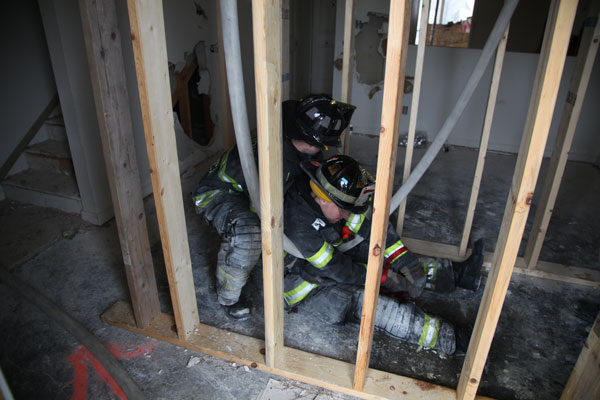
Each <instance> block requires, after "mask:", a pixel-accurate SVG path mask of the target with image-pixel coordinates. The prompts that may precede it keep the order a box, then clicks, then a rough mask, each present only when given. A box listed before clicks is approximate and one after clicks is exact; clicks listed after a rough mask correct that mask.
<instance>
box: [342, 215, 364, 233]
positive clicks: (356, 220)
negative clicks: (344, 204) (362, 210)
mask: <svg viewBox="0 0 600 400" xmlns="http://www.w3.org/2000/svg"><path fill="white" fill-rule="evenodd" d="M364 220H365V214H350V215H349V216H348V219H346V226H347V227H348V229H350V230H351V231H352V232H354V233H357V232H358V230H359V229H360V227H361V226H362V224H363V222H364Z"/></svg>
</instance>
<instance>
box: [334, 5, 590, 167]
mask: <svg viewBox="0 0 600 400" xmlns="http://www.w3.org/2000/svg"><path fill="white" fill-rule="evenodd" d="M355 3H356V5H355V7H356V13H355V18H356V20H359V21H361V22H362V23H366V25H365V26H366V27H368V26H370V25H369V21H370V19H369V18H373V17H372V16H371V17H369V16H368V13H379V14H384V15H385V14H387V12H388V11H387V10H388V8H389V1H387V0H373V1H366V0H356V1H355ZM374 15H376V14H374ZM343 21H344V2H338V7H337V17H336V44H335V58H336V59H337V58H341V55H342V39H343V37H344V31H343ZM359 25H360V24H359ZM378 30H383V31H387V23H385V22H383V23H381V24H378ZM355 35H356V36H355V39H358V38H359V37H360V35H361V28H358V29H356V30H355ZM509 38H510V36H509ZM357 51H359V49H358V44H357ZM480 53H481V50H477V49H459V48H444V47H431V46H428V47H427V50H426V53H425V67H424V71H423V84H422V92H421V100H420V112H419V119H418V122H417V131H425V132H427V135H428V139H429V140H433V139H434V137H435V135H436V134H437V132H438V131H439V129H440V127H441V126H442V124H443V122H444V120H445V118H446V116H447V115H448V113H449V111H450V110H451V109H452V106H453V105H454V102H455V101H456V99H457V98H458V95H459V93H460V90H461V89H462V87H463V85H464V83H465V82H466V80H467V79H468V75H469V73H470V71H471V70H472V69H473V65H474V64H475V62H476V61H477V59H478V57H479V54H480ZM360 56H361V53H360V52H358V53H357V60H356V69H355V71H354V85H353V89H352V103H353V104H355V105H356V106H357V107H358V108H357V110H356V112H355V114H354V117H353V119H352V121H353V126H354V132H355V133H364V134H370V135H378V132H379V122H380V121H379V119H378V116H379V115H380V114H381V104H382V96H383V92H382V90H378V89H377V88H378V87H379V88H380V89H383V85H382V82H381V83H372V82H373V80H372V79H370V78H369V79H366V78H364V77H362V74H361V68H362V67H361V66H360V65H359V64H360ZM362 56H363V57H365V55H364V54H362ZM367 57H368V56H367ZM415 58H416V47H415V46H410V47H409V52H408V61H407V65H406V71H407V72H406V75H408V76H414V67H415ZM538 58H539V56H538V55H537V54H530V53H513V52H507V53H506V56H505V60H504V67H503V74H502V75H503V76H502V80H501V82H500V88H499V92H498V102H497V106H496V110H495V118H494V123H493V125H492V131H491V137H490V143H489V149H490V150H492V151H505V152H510V153H517V151H518V150H519V144H520V139H521V133H522V127H523V124H524V123H525V118H526V115H527V106H528V101H529V96H530V94H531V89H532V84H533V81H534V75H535V69H536V66H537V62H538ZM574 63H575V57H567V61H566V64H565V68H564V76H570V75H571V74H572V72H573V67H574ZM332 70H333V77H334V83H333V95H334V97H339V96H340V93H341V75H342V73H341V71H340V70H338V69H336V68H332ZM491 70H492V68H491V66H490V67H488V69H487V72H486V75H485V76H484V77H483V79H482V82H487V83H486V84H480V85H479V86H478V88H477V90H476V91H475V94H474V96H473V99H472V100H471V102H470V103H469V105H468V106H467V109H466V110H465V113H464V115H463V117H462V118H461V119H460V121H459V123H458V125H457V127H456V129H455V130H454V131H453V132H452V134H451V135H450V138H449V140H448V143H450V144H455V145H460V146H467V147H478V145H479V136H480V133H481V127H482V126H483V118H484V115H485V105H486V102H487V94H488V89H489V84H488V83H489V82H490V80H491ZM381 76H382V78H381V79H382V80H383V75H381ZM365 82H368V83H365ZM567 87H568V79H563V80H562V81H561V84H560V91H559V94H558V100H557V103H556V108H555V112H554V119H553V123H552V126H551V128H550V136H549V138H548V142H547V145H546V153H545V156H549V155H550V151H551V149H552V144H553V143H554V139H555V137H556V131H557V129H558V122H559V121H558V119H559V117H560V112H561V110H562V108H563V106H564V101H565V99H566V94H567ZM598 87H600V62H599V61H598V58H597V59H596V63H595V65H594V68H593V71H592V77H591V80H590V88H598ZM411 99H412V95H411V94H407V95H406V96H404V99H403V105H404V106H408V107H410V105H411ZM598 109H600V91H598V90H590V91H589V92H588V93H587V95H586V99H585V102H584V104H583V108H582V111H581V118H580V122H579V125H578V128H577V132H576V134H575V138H574V140H573V145H572V147H571V151H570V153H569V159H570V160H577V161H585V162H592V163H593V162H596V160H597V158H598V155H599V154H598V153H599V151H600V150H599V149H598V146H597V145H596V144H595V143H596V137H597V127H598V126H600V115H599V114H598V113H597V112H596V110H598ZM409 113H410V109H409ZM403 117H404V118H403V119H402V121H401V123H400V132H401V133H402V134H405V133H406V132H408V123H409V119H408V118H406V117H407V115H405V116H403Z"/></svg>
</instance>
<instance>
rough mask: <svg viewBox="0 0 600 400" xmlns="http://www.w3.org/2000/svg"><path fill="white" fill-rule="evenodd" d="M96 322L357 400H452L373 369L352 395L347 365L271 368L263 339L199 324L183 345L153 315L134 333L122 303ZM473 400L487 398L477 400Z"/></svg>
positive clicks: (304, 362)
mask: <svg viewBox="0 0 600 400" xmlns="http://www.w3.org/2000/svg"><path fill="white" fill-rule="evenodd" d="M102 321H104V322H105V323H107V324H110V325H114V326H117V327H120V328H123V329H127V330H129V331H131V332H135V333H139V334H142V335H146V336H150V337H153V338H155V339H158V340H161V341H164V342H168V343H172V344H175V345H177V346H182V347H185V348H187V349H190V350H193V351H198V352H201V353H204V354H208V355H211V356H214V357H218V358H221V359H223V360H227V361H230V362H235V363H238V364H242V365H246V366H248V367H251V368H257V369H259V370H261V371H265V372H268V373H272V374H276V375H279V376H282V377H285V378H289V379H295V380H298V381H301V382H305V383H308V384H311V385H316V386H320V387H323V388H325V389H329V390H334V391H336V392H339V393H344V394H348V395H351V396H356V397H360V398H363V399H388V398H402V399H403V400H411V399H424V398H426V399H431V400H438V399H439V400H442V399H452V400H454V399H455V398H456V391H455V390H453V389H449V388H446V387H444V386H439V385H435V384H432V383H428V382H424V381H420V380H417V379H412V378H408V377H404V376H400V375H395V374H390V373H387V372H383V371H378V370H375V369H368V372H367V375H366V380H365V386H364V391H362V392H360V391H356V390H353V389H352V377H353V374H354V365H353V364H351V363H347V362H344V361H339V360H335V359H332V358H328V357H324V356H320V355H317V354H312V353H309V352H306V351H302V350H296V349H292V348H290V347H284V348H283V349H282V357H281V360H280V363H279V364H278V367H277V368H271V367H268V366H267V365H266V363H265V356H264V355H263V354H262V353H263V352H264V348H265V342H264V341H263V340H260V339H255V338H253V337H249V336H244V335H240V334H237V333H233V332H228V331H226V330H223V329H218V328H215V327H212V326H209V325H204V324H200V325H199V326H198V329H197V330H196V331H195V332H194V334H193V335H190V337H189V338H188V340H181V339H179V338H178V337H177V334H176V333H175V332H174V331H173V329H172V326H173V324H174V323H175V322H174V319H173V316H172V315H170V314H166V313H163V314H161V315H159V316H158V317H157V318H156V319H155V320H154V321H153V322H152V324H151V325H150V326H149V327H148V328H146V329H140V328H137V327H136V326H135V322H134V319H133V313H132V311H131V306H130V305H129V304H128V303H126V302H123V301H118V302H117V303H115V304H114V305H113V306H112V307H111V308H109V309H108V310H107V311H106V312H105V313H104V314H103V315H102ZM477 398H478V399H489V397H482V396H478V397H477Z"/></svg>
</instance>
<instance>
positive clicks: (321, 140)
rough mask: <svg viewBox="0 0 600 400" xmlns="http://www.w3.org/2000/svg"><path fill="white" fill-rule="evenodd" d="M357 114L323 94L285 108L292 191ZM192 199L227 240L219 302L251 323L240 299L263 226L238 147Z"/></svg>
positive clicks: (287, 166) (218, 272) (255, 258)
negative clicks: (306, 164)
mask: <svg viewBox="0 0 600 400" xmlns="http://www.w3.org/2000/svg"><path fill="white" fill-rule="evenodd" d="M354 109H355V107H354V106H352V105H349V104H345V103H340V102H337V101H335V100H333V99H332V98H331V97H330V96H328V95H321V94H319V95H310V96H308V97H306V98H305V99H303V100H301V101H295V100H289V101H285V102H283V104H282V114H283V115H282V118H283V136H284V137H283V140H282V142H283V146H282V150H283V153H282V156H283V177H284V180H285V182H284V183H283V184H284V185H286V187H287V185H289V184H290V183H291V182H293V180H294V179H295V178H296V177H297V176H298V175H300V174H302V170H301V169H300V162H301V161H304V160H311V159H322V153H321V150H323V149H327V146H337V145H338V142H339V137H340V134H341V133H342V132H343V131H344V129H345V128H346V127H347V126H348V124H349V123H350V119H351V118H352V113H353V112H354ZM254 143H255V145H256V141H254ZM254 150H255V152H254V154H255V156H256V157H258V155H257V152H256V148H255V149H254ZM192 199H193V201H194V205H195V209H196V213H198V214H201V215H203V216H204V218H205V219H206V220H207V221H208V222H209V223H210V224H211V225H212V226H213V227H214V228H215V229H216V230H217V232H218V233H219V235H220V236H221V238H222V242H221V247H220V249H219V253H218V261H217V270H216V289H217V299H218V302H219V304H221V305H222V306H223V307H224V308H225V311H226V312H227V314H228V315H229V316H230V317H233V318H235V319H237V320H242V319H246V318H248V317H249V316H250V306H249V304H248V302H247V301H245V300H243V299H242V300H240V295H241V291H242V288H243V287H244V285H245V284H246V282H247V280H248V277H249V275H250V272H251V271H252V269H253V268H254V266H255V265H256V264H257V263H258V261H259V257H260V254H261V236H260V221H259V219H258V216H257V215H256V213H255V212H254V209H253V207H252V204H250V197H249V194H248V189H247V187H246V183H245V180H244V175H243V172H242V165H241V161H240V157H239V154H238V150H237V147H233V148H232V149H230V150H229V151H227V152H225V153H224V154H223V155H222V156H221V158H220V159H219V160H218V161H217V162H216V163H215V164H214V165H213V166H212V167H211V169H210V170H209V171H208V173H207V174H206V175H205V176H204V177H203V178H202V179H201V181H200V183H199V184H198V186H197V187H196V188H195V190H194V192H193V193H192Z"/></svg>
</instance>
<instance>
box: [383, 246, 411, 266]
mask: <svg viewBox="0 0 600 400" xmlns="http://www.w3.org/2000/svg"><path fill="white" fill-rule="evenodd" d="M402 247H404V250H403V251H401V252H400V253H398V254H396V255H395V256H394V258H392V259H391V260H389V262H390V264H391V263H393V262H394V261H396V260H397V259H399V258H400V257H402V256H403V255H405V254H406V253H407V252H408V249H407V248H406V247H405V246H404V243H402V240H398V241H397V242H396V243H394V244H393V245H391V246H389V247H388V248H387V249H385V252H384V255H385V258H388V257H389V256H390V255H392V254H394V253H395V252H396V251H398V250H400V249H401V248H402Z"/></svg>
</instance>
